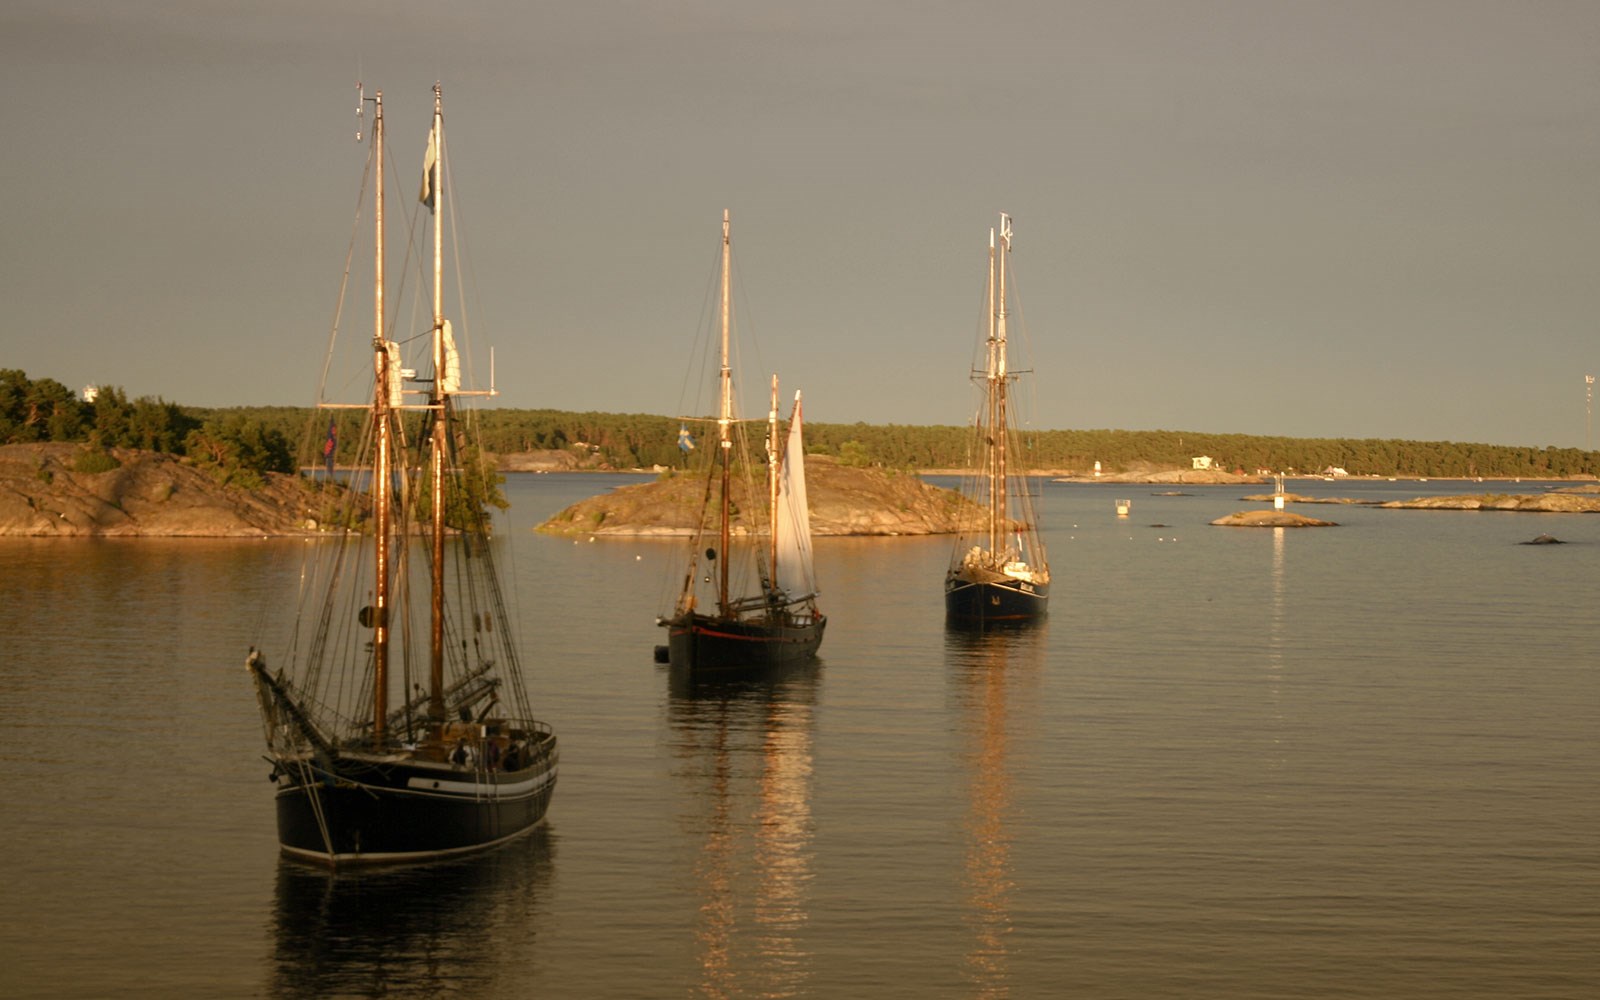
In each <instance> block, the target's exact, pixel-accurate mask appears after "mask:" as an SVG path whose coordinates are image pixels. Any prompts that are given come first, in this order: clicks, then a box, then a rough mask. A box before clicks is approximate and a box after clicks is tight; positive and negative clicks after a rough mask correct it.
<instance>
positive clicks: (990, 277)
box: [983, 226, 1000, 553]
mask: <svg viewBox="0 0 1600 1000" xmlns="http://www.w3.org/2000/svg"><path fill="white" fill-rule="evenodd" d="M994 264H995V253H994V228H993V227H992V226H991V227H990V229H989V271H988V274H987V275H986V280H985V283H984V308H983V316H984V319H983V322H984V350H985V356H984V365H983V377H984V387H983V388H984V393H983V405H984V414H983V432H984V433H985V434H986V435H988V440H987V441H986V442H983V443H984V444H987V445H988V447H987V448H985V449H983V461H984V468H983V474H984V476H985V477H986V478H987V479H988V481H989V484H988V485H989V489H988V501H989V512H988V513H989V551H990V552H991V553H992V552H995V551H996V547H995V540H996V539H997V538H998V537H999V530H998V529H997V528H996V527H995V526H996V525H997V524H998V523H999V520H1000V514H999V512H998V511H997V510H996V509H995V497H996V495H997V494H996V490H995V457H996V456H995V446H994V430H995V426H994V425H995V415H994V404H995V394H994V372H995V360H994V350H995V339H994V308H995V305H994Z"/></svg>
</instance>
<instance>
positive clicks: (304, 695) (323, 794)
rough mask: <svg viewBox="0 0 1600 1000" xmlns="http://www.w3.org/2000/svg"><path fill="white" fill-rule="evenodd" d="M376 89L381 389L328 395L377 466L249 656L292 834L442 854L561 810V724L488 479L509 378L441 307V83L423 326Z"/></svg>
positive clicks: (328, 848)
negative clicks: (476, 351)
mask: <svg viewBox="0 0 1600 1000" xmlns="http://www.w3.org/2000/svg"><path fill="white" fill-rule="evenodd" d="M368 101H370V102H371V103H372V105H373V107H374V117H373V128H372V140H371V142H372V145H371V150H372V151H371V155H370V159H369V161H368V162H369V167H370V170H371V173H370V176H371V178H372V180H373V187H374V204H375V217H376V223H375V229H376V237H375V243H376V250H375V254H374V264H373V269H374V281H373V284H374V288H375V292H374V314H375V316H374V324H373V335H372V341H371V357H372V361H371V375H372V377H373V389H372V395H371V398H370V399H369V400H368V401H367V402H365V403H359V404H351V405H349V406H343V407H341V406H340V405H339V404H329V403H324V404H323V405H324V406H326V407H329V408H334V409H340V408H342V409H360V410H362V411H364V416H363V424H362V432H361V445H360V448H359V451H360V453H361V456H360V458H359V460H358V462H357V463H355V466H359V467H360V468H361V469H362V470H363V471H360V472H356V471H351V472H349V473H348V476H347V481H346V484H345V487H344V488H343V489H339V490H337V492H338V493H340V494H341V495H342V497H343V498H344V502H345V503H346V504H347V506H346V508H345V509H343V510H341V511H340V513H339V514H338V515H337V519H336V520H334V521H333V523H334V524H336V525H338V526H339V527H338V528H337V529H336V530H335V531H334V532H332V533H331V534H332V535H333V537H330V538H328V539H326V540H321V541H316V542H313V543H311V544H310V546H309V549H310V550H311V552H310V555H309V556H308V563H307V566H306V567H305V569H304V571H303V574H302V603H301V608H300V613H299V617H298V619H297V624H296V626H295V629H294V632H293V636H292V639H291V641H290V644H289V648H288V650H287V652H286V654H285V656H284V659H283V664H284V666H283V667H282V668H281V669H278V668H277V665H276V664H269V663H268V662H266V660H265V658H264V657H263V655H262V654H261V653H259V652H257V650H256V649H255V648H254V647H252V649H251V651H250V656H249V659H248V662H247V667H248V669H249V671H250V674H251V676H252V678H253V679H254V681H255V687H256V694H257V699H258V702H259V704H260V708H261V715H262V720H263V724H264V728H265V730H266V740H267V749H268V758H269V760H270V761H271V763H272V773H271V778H272V781H273V783H274V785H275V787H276V800H277V825H278V840H279V843H280V844H281V846H282V850H283V852H284V853H285V854H287V855H290V856H293V857H296V858H301V859H305V860H309V861H314V862H320V863H323V864H327V865H331V866H343V865H347V864H360V863H382V862H404V861H414V860H424V859H431V858H438V857H443V856H448V855H454V854H461V853H465V852H469V851H475V850H480V849H483V848H487V847H490V846H492V845H495V844H498V843H501V842H504V841H507V840H510V839H512V838H514V837H517V836H519V835H521V834H525V833H527V832H528V831H529V830H531V829H532V828H533V827H534V826H535V825H536V824H538V823H539V822H540V821H541V820H542V819H543V818H544V815H545V810H546V809H547V808H548V806H549V803H550V797H551V794H552V793H553V792H554V790H555V784H556V766H557V762H558V758H559V753H558V750H557V744H556V737H555V734H554V732H552V730H551V728H550V727H549V726H548V725H546V724H545V723H543V722H539V721H536V720H535V719H534V718H533V716H532V711H531V708H530V704H529V699H528V693H527V690H526V687H525V682H524V678H523V674H522V667H521V664H520V662H519V655H518V647H517V643H516V641H515V637H514V635H513V633H512V630H511V628H510V627H509V625H510V621H509V615H508V611H507V604H506V599H505V595H504V593H503V591H502V589H501V585H500V580H499V576H498V573H497V570H496V566H495V559H496V553H495V545H493V544H491V542H490V539H489V527H490V521H489V514H488V512H487V510H486V509H485V498H487V497H491V496H493V495H494V494H495V492H496V489H497V482H498V480H497V479H496V478H495V476H494V473H493V472H492V470H491V469H490V468H488V467H487V466H486V465H485V464H484V463H483V462H482V461H481V460H480V458H479V457H478V456H479V453H478V451H477V449H476V448H475V447H474V446H473V445H472V443H471V439H470V437H469V434H470V430H471V426H470V421H469V420H468V419H467V418H468V417H469V416H470V410H469V409H468V408H467V407H466V406H465V405H464V403H465V401H464V398H463V397H468V396H475V395H476V396H482V395H489V394H492V392H493V389H492V388H491V389H490V390H465V389H463V388H462V385H461V365H460V354H459V352H458V351H457V348H456V345H455V337H454V332H453V330H452V327H451V324H450V322H449V321H447V320H446V319H445V318H444V315H443V308H444V305H443V295H442V288H441V280H440V275H441V273H442V264H441V253H442V238H441V234H440V227H441V224H442V222H443V216H444V207H445V206H444V197H443V194H444V192H443V189H442V187H441V183H440V182H441V180H442V179H443V168H444V149H445V147H444V133H443V121H444V116H443V103H442V99H441V96H440V90H439V87H438V86H437V85H435V87H434V117H433V129H432V131H431V132H430V133H429V137H428V151H427V162H426V164H425V168H424V186H423V192H422V200H423V202H424V203H425V204H426V205H427V206H428V208H429V209H430V210H431V216H432V226H433V237H434V238H433V250H434V253H433V269H434V282H433V320H432V329H431V330H426V329H424V330H419V331H417V335H416V336H415V337H412V336H409V335H407V336H404V337H403V338H399V337H396V336H395V333H394V331H393V330H392V329H391V327H390V325H389V321H388V320H387V319H386V315H385V308H384V291H383V264H384V253H383V230H384V225H383V137H384V121H383V95H382V92H381V91H379V92H378V93H377V94H376V95H375V96H374V97H373V98H370V99H367V98H363V99H362V100H361V103H360V105H359V107H360V108H363V109H364V108H365V106H366V104H367V103H368ZM358 114H359V112H358ZM357 137H358V139H359V138H360V136H359V133H358V136H357ZM420 215H421V213H419V216H420ZM398 339H405V340H407V341H411V342H414V343H417V344H418V345H419V348H418V349H419V350H422V351H424V352H425V354H424V356H423V357H421V358H418V359H415V362H416V367H415V368H410V367H405V366H404V362H405V360H408V359H405V358H404V357H403V354H402V349H401V345H400V344H398V343H397V342H396V341H397V340H398ZM419 370H420V371H421V372H423V373H424V374H423V377H421V378H419V377H418V376H417V371H419ZM329 440H330V444H331V443H332V440H333V437H332V433H331V429H330V438H329ZM355 466H351V465H350V464H349V463H347V468H354V467H355ZM329 467H330V470H331V468H332V458H331V455H330V459H329Z"/></svg>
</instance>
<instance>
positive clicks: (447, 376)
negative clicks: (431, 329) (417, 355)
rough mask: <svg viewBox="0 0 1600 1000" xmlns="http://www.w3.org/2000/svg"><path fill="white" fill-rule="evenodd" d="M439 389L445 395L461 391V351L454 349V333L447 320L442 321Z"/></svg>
mask: <svg viewBox="0 0 1600 1000" xmlns="http://www.w3.org/2000/svg"><path fill="white" fill-rule="evenodd" d="M439 391H440V392H441V393H443V394H444V395H446V396H453V395H455V394H456V393H458V392H460V391H461V352H460V351H459V350H457V349H456V335H455V331H454V330H453V329H451V327H450V321H449V320H445V321H444V376H443V377H442V378H441V379H440V380H439Z"/></svg>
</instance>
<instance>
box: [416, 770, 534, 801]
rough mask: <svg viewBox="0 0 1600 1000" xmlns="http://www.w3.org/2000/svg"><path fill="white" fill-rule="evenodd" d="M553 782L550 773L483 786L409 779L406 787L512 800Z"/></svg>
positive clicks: (476, 783) (447, 781)
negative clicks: (511, 798) (513, 797)
mask: <svg viewBox="0 0 1600 1000" xmlns="http://www.w3.org/2000/svg"><path fill="white" fill-rule="evenodd" d="M551 780H552V776H551V774H550V772H548V771H546V772H545V773H544V774H540V775H537V776H536V777H532V778H528V779H526V780H524V781H516V782H508V783H506V784H503V785H494V784H481V783H479V782H476V781H449V780H440V779H437V778H408V779H407V780H406V787H407V788H409V789H411V790H412V791H417V792H442V793H444V794H447V795H471V796H474V797H476V798H486V799H497V798H510V797H512V796H517V795H526V794H528V793H529V792H533V791H537V790H538V789H540V788H543V787H544V786H545V785H548V784H549V783H550V782H551Z"/></svg>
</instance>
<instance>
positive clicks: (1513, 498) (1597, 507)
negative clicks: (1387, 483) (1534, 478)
mask: <svg viewBox="0 0 1600 1000" xmlns="http://www.w3.org/2000/svg"><path fill="white" fill-rule="evenodd" d="M1379 506H1380V507H1387V508H1391V509H1396V510H1513V511H1533V512H1536V513H1541V514H1592V513H1596V512H1600V496H1596V495H1593V494H1587V493H1579V492H1578V491H1576V490H1554V491H1551V492H1549V493H1537V494H1527V493H1516V494H1500V493H1479V494H1476V495H1474V496H1458V497H1451V496H1445V497H1417V498H1415V499H1412V500H1390V501H1389V502H1388V503H1384V504H1379Z"/></svg>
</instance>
